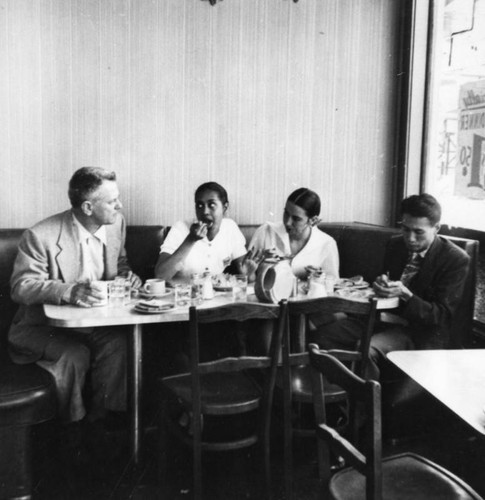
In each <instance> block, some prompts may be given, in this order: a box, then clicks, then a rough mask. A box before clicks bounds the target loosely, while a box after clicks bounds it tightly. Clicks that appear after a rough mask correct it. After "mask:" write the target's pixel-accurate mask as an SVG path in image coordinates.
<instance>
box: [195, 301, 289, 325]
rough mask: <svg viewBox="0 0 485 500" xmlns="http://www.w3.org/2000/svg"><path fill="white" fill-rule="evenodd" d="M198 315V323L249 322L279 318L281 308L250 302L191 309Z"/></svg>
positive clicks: (275, 305) (196, 319)
mask: <svg viewBox="0 0 485 500" xmlns="http://www.w3.org/2000/svg"><path fill="white" fill-rule="evenodd" d="M190 311H191V312H193V313H194V314H196V318H194V320H195V321H197V322H198V323H217V322H219V321H247V320H250V319H270V320H275V319H276V318H278V314H279V307H278V305H277V304H260V303H257V302H255V303H250V302H241V303H239V302H235V303H234V304H226V305H223V306H218V307H210V308H203V309H197V308H195V307H192V308H190Z"/></svg>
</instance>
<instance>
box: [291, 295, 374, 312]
mask: <svg viewBox="0 0 485 500" xmlns="http://www.w3.org/2000/svg"><path fill="white" fill-rule="evenodd" d="M371 304H372V302H371V301H367V300H363V301H362V302H361V301H357V300H349V299H345V298H343V297H321V298H316V299H306V300H290V301H288V311H289V314H290V315H291V316H294V315H297V314H306V315H307V314H314V313H324V314H332V313H335V312H343V313H346V314H362V315H363V314H369V313H370V311H371Z"/></svg>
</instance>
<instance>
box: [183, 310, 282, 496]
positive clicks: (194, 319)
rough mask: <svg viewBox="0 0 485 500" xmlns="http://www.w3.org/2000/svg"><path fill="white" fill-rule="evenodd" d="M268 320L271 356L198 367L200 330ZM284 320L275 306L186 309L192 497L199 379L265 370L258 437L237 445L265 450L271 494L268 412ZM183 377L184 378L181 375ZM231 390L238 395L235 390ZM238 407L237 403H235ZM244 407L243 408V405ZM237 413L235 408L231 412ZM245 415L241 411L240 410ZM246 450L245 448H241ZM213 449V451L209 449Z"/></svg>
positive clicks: (197, 488) (197, 464) (197, 491)
mask: <svg viewBox="0 0 485 500" xmlns="http://www.w3.org/2000/svg"><path fill="white" fill-rule="evenodd" d="M256 319H260V320H271V321H272V322H273V329H272V335H271V346H270V352H269V353H268V355H267V356H240V357H226V358H222V359H217V360H214V361H210V362H205V363H200V359H199V343H200V340H199V326H200V325H202V324H203V325H210V324H211V323H214V324H215V323H219V322H228V321H238V322H242V321H247V320H256ZM284 323H285V321H284V318H283V316H282V315H281V314H280V306H279V305H276V304H260V303H233V304H227V305H223V306H217V307H210V308H205V307H204V308H196V307H193V306H192V307H190V308H189V333H190V338H189V341H190V373H189V374H188V375H189V376H190V386H191V401H190V403H191V407H192V408H191V410H192V412H193V435H192V437H193V439H192V442H193V443H194V482H195V485H194V496H195V498H199V497H200V495H201V489H202V483H201V442H202V427H201V414H202V393H201V376H203V375H205V374H210V373H221V377H223V376H224V373H230V372H242V371H243V370H250V369H258V368H262V369H265V377H264V384H263V387H262V390H261V391H260V393H261V397H260V399H259V412H260V416H261V418H260V425H259V428H258V435H257V436H251V437H250V438H248V439H245V440H242V441H240V442H241V443H254V442H255V441H261V443H262V446H263V449H264V450H265V483H266V491H267V492H269V491H270V486H271V480H270V479H271V478H270V467H269V465H270V464H269V435H270V433H269V430H270V422H271V418H270V417H271V408H272V405H273V391H274V387H275V382H276V371H277V367H278V357H279V352H280V348H281V339H282V336H283V331H284ZM182 376H183V375H182ZM233 390H234V391H235V392H236V393H237V390H238V388H237V387H234V388H233ZM235 405H236V406H237V403H235ZM243 406H244V405H243ZM230 411H236V408H233V409H230ZM243 411H244V410H243ZM238 443H239V441H237V440H236V441H233V442H231V443H229V442H227V443H217V445H222V444H224V445H228V446H237V447H241V445H240V444H238ZM244 446H247V444H244ZM212 449H216V448H212Z"/></svg>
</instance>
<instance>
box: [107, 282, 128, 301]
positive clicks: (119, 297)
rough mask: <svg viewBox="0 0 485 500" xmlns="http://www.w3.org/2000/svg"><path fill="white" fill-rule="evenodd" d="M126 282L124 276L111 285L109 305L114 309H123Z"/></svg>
mask: <svg viewBox="0 0 485 500" xmlns="http://www.w3.org/2000/svg"><path fill="white" fill-rule="evenodd" d="M125 281H126V279H125V278H124V277H122V276H116V278H115V279H114V280H113V281H111V282H110V284H109V305H110V306H112V307H122V306H123V305H124V302H125Z"/></svg>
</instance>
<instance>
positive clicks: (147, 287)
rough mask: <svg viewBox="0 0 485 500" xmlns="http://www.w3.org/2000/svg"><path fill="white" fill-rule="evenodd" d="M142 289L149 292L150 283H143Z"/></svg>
mask: <svg viewBox="0 0 485 500" xmlns="http://www.w3.org/2000/svg"><path fill="white" fill-rule="evenodd" d="M143 290H145V292H147V293H151V292H150V283H145V284H144V285H143Z"/></svg>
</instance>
